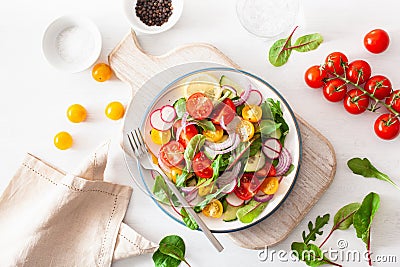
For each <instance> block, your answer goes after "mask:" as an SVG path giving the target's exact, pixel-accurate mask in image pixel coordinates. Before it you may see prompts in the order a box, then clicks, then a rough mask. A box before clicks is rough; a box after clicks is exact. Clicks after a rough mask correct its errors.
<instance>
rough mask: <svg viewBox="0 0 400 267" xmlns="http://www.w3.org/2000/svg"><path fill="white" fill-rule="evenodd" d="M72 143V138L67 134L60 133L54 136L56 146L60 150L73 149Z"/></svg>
mask: <svg viewBox="0 0 400 267" xmlns="http://www.w3.org/2000/svg"><path fill="white" fill-rule="evenodd" d="M72 143H73V140H72V136H71V135H70V134H69V133H67V132H59V133H58V134H56V135H55V136H54V145H55V146H56V147H57V148H58V149H60V150H65V149H68V148H70V147H72Z"/></svg>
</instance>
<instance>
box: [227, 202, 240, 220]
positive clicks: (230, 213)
mask: <svg viewBox="0 0 400 267" xmlns="http://www.w3.org/2000/svg"><path fill="white" fill-rule="evenodd" d="M241 207H242V206H238V207H234V206H231V205H229V204H228V205H227V206H226V211H225V212H224V214H223V215H222V220H223V221H224V222H232V221H235V220H237V216H236V213H237V211H238V210H239V209H240V208H241Z"/></svg>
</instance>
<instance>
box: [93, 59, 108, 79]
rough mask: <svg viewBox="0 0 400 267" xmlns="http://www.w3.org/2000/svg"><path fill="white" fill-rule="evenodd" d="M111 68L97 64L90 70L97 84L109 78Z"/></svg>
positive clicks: (103, 64)
mask: <svg viewBox="0 0 400 267" xmlns="http://www.w3.org/2000/svg"><path fill="white" fill-rule="evenodd" d="M111 75H112V70H111V67H110V66H108V65H107V64H105V63H98V64H96V65H94V67H93V69H92V76H93V78H94V79H95V80H96V81H98V82H105V81H107V80H109V79H110V78H111Z"/></svg>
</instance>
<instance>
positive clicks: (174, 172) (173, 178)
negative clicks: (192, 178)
mask: <svg viewBox="0 0 400 267" xmlns="http://www.w3.org/2000/svg"><path fill="white" fill-rule="evenodd" d="M181 174H182V170H181V169H179V168H176V167H172V168H171V170H170V172H169V173H167V176H168V178H169V179H170V180H171V181H173V182H174V183H176V178H177V177H178V175H181Z"/></svg>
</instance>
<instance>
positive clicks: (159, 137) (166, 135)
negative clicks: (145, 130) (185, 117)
mask: <svg viewBox="0 0 400 267" xmlns="http://www.w3.org/2000/svg"><path fill="white" fill-rule="evenodd" d="M150 137H151V141H153V143H154V144H156V145H164V144H166V143H168V142H169V140H170V139H171V131H170V130H168V131H159V130H156V129H151V131H150Z"/></svg>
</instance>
